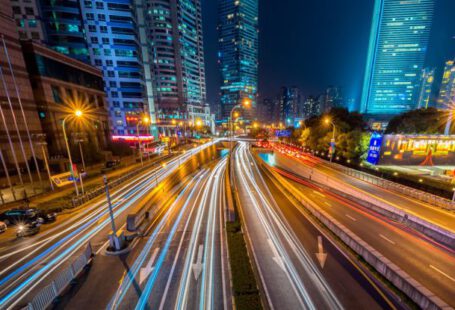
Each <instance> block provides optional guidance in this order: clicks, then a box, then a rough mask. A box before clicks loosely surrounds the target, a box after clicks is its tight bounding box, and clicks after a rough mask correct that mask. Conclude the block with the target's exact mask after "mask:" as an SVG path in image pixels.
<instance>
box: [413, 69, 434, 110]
mask: <svg viewBox="0 0 455 310" xmlns="http://www.w3.org/2000/svg"><path fill="white" fill-rule="evenodd" d="M433 83H434V68H425V69H423V70H422V75H421V77H420V93H419V99H418V103H417V108H418V109H421V108H422V109H423V108H424V109H427V108H428V104H429V103H430V99H431V91H432V89H433Z"/></svg>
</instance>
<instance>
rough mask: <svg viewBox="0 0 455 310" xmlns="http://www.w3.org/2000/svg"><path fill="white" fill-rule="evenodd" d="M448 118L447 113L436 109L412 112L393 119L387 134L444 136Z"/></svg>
mask: <svg viewBox="0 0 455 310" xmlns="http://www.w3.org/2000/svg"><path fill="white" fill-rule="evenodd" d="M447 117H448V115H447V112H445V111H440V110H438V109H436V108H428V109H417V110H412V111H409V112H406V113H403V114H400V115H397V116H395V117H394V118H393V119H391V120H390V122H389V124H388V126H387V129H386V133H396V134H442V133H444V128H445V124H446V122H447Z"/></svg>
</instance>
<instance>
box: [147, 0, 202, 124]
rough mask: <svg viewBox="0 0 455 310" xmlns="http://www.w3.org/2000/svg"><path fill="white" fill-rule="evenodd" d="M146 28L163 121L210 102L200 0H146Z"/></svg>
mask: <svg viewBox="0 0 455 310" xmlns="http://www.w3.org/2000/svg"><path fill="white" fill-rule="evenodd" d="M146 3H147V8H146V9H147V10H146V16H145V26H146V27H145V28H146V31H147V36H148V40H147V41H148V42H151V44H150V46H149V49H150V51H149V52H150V54H151V60H152V62H153V63H152V64H151V66H150V69H151V71H152V74H151V76H152V80H153V84H154V87H153V91H154V99H155V105H156V108H157V117H158V118H159V119H160V124H163V125H164V124H166V123H170V122H171V121H172V119H183V118H188V114H189V113H190V111H189V109H188V107H189V106H201V107H202V106H204V104H205V102H206V86H205V66H204V50H203V34H202V9H201V1H200V0H149V1H146Z"/></svg>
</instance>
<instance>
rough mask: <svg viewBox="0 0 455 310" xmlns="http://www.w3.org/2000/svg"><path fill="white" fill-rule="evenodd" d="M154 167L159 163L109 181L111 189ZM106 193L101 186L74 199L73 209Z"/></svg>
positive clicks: (155, 162) (164, 157)
mask: <svg viewBox="0 0 455 310" xmlns="http://www.w3.org/2000/svg"><path fill="white" fill-rule="evenodd" d="M169 157H171V156H170V155H166V156H163V157H160V159H168V158H169ZM153 166H158V162H157V161H154V162H152V163H150V164H148V165H145V166H144V167H141V168H138V169H135V170H133V171H130V172H128V173H126V174H125V175H123V176H121V177H119V178H117V179H115V180H112V181H109V188H113V187H116V186H118V185H120V184H122V183H123V182H125V181H127V180H129V179H131V178H133V177H135V176H137V175H138V174H140V173H142V172H144V171H145V170H147V169H150V168H151V167H153ZM104 192H105V187H104V185H100V186H98V187H96V188H94V189H92V190H90V191H87V192H86V193H85V195H83V196H78V197H74V198H73V199H72V200H71V202H72V205H73V208H75V207H78V206H80V205H83V204H84V203H86V202H88V201H90V200H92V199H94V198H96V197H98V196H100V195H102V194H103V193H104Z"/></svg>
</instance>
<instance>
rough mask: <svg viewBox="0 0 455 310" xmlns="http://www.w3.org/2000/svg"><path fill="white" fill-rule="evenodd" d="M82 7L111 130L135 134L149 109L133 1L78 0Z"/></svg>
mask: <svg viewBox="0 0 455 310" xmlns="http://www.w3.org/2000/svg"><path fill="white" fill-rule="evenodd" d="M81 8H82V16H83V19H84V32H85V33H86V36H87V42H88V46H89V53H90V60H91V63H92V65H94V66H95V67H97V68H99V69H101V70H102V72H103V79H104V85H105V91H106V96H107V102H108V110H109V116H110V120H111V132H112V133H113V134H114V135H135V134H136V129H137V124H138V122H140V120H141V118H142V117H143V116H144V113H147V114H150V111H149V109H148V108H149V103H148V99H149V97H148V94H147V93H146V87H145V79H144V68H143V63H142V56H143V55H142V52H141V44H140V41H139V35H138V27H137V19H136V14H135V10H134V8H133V3H132V1H130V0H121V1H117V0H105V1H96V2H95V1H81ZM152 112H153V111H152ZM140 128H142V130H144V127H142V126H141V127H140ZM144 131H145V130H144Z"/></svg>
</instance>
